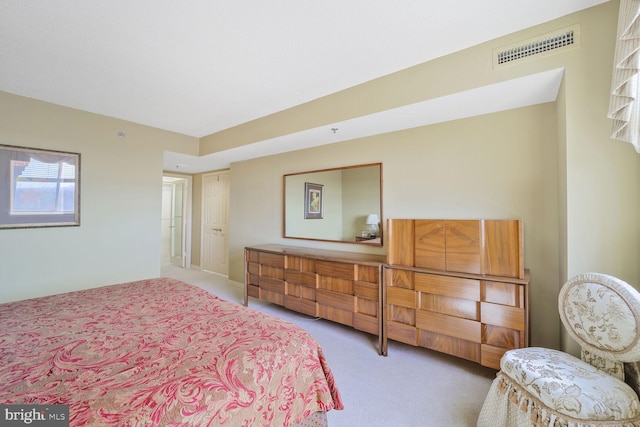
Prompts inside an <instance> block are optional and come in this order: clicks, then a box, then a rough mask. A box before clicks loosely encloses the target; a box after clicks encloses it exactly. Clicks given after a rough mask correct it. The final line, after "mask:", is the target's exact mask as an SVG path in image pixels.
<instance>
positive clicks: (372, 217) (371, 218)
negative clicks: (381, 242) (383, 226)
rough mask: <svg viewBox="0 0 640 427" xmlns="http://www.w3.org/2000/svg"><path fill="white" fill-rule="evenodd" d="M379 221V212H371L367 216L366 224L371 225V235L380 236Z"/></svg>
mask: <svg viewBox="0 0 640 427" xmlns="http://www.w3.org/2000/svg"><path fill="white" fill-rule="evenodd" d="M379 223H380V218H378V215H377V214H369V215H368V216H367V221H366V224H367V226H368V227H369V237H378V231H379V228H378V224H379Z"/></svg>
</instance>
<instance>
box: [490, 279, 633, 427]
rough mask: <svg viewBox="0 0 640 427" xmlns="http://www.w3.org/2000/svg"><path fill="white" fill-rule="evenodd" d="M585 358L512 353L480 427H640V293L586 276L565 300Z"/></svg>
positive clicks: (540, 351) (574, 282) (566, 290)
mask: <svg viewBox="0 0 640 427" xmlns="http://www.w3.org/2000/svg"><path fill="white" fill-rule="evenodd" d="M558 309H559V312H560V319H561V320H562V323H563V324H564V326H565V328H566V329H567V332H568V334H569V335H570V336H571V337H572V338H573V339H575V340H576V341H577V342H578V343H579V344H580V347H581V349H582V354H581V359H578V358H577V357H574V356H572V355H570V354H567V353H564V352H561V351H557V350H552V349H547V348H540V347H528V348H521V349H515V350H509V351H507V352H506V353H505V354H504V356H503V357H502V359H501V360H500V371H499V372H498V374H497V375H496V378H495V380H494V381H493V383H492V384H491V388H490V390H489V393H488V395H487V397H486V400H485V402H484V405H483V407H482V409H481V411H480V416H479V418H478V426H479V427H485V426H486V427H496V426H505V427H507V426H508V427H513V426H545V427H546V426H550V427H551V426H553V427H555V426H568V427H586V426H624V427H632V426H634V427H639V426H640V400H639V398H638V393H639V392H640V388H639V387H638V378H639V375H638V364H637V363H636V362H637V361H638V360H640V339H639V338H640V293H638V291H636V290H635V289H634V288H633V287H631V286H630V285H629V284H627V283H625V282H623V281H622V280H620V279H617V278H615V277H612V276H608V275H604V274H599V273H585V274H580V275H578V276H576V277H574V278H572V279H570V280H569V281H568V282H567V283H565V284H564V286H563V287H562V289H561V290H560V294H559V297H558Z"/></svg>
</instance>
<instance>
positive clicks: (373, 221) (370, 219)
mask: <svg viewBox="0 0 640 427" xmlns="http://www.w3.org/2000/svg"><path fill="white" fill-rule="evenodd" d="M379 222H380V219H379V218H378V215H377V214H369V215H368V216H367V222H366V223H365V224H367V225H378V223H379Z"/></svg>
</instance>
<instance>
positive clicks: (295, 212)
mask: <svg viewBox="0 0 640 427" xmlns="http://www.w3.org/2000/svg"><path fill="white" fill-rule="evenodd" d="M381 182H382V164H381V163H373V164H366V165H355V166H346V167H342V168H334V169H324V170H316V171H307V172H299V173H293V174H288V175H284V237H287V238H294V239H309V240H323V241H332V242H344V243H358V244H367V245H375V246H381V245H382V227H381V224H382V222H381V221H382V191H381Z"/></svg>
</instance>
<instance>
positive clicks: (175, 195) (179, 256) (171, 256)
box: [161, 174, 192, 268]
mask: <svg viewBox="0 0 640 427" xmlns="http://www.w3.org/2000/svg"><path fill="white" fill-rule="evenodd" d="M191 182H192V179H191V177H190V176H183V175H171V174H165V175H163V176H162V221H161V233H162V234H161V236H162V260H161V261H162V265H167V264H171V265H175V266H177V267H182V268H186V267H188V266H189V265H190V264H191V251H190V250H189V248H190V247H191V214H190V212H191V209H190V205H191Z"/></svg>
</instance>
